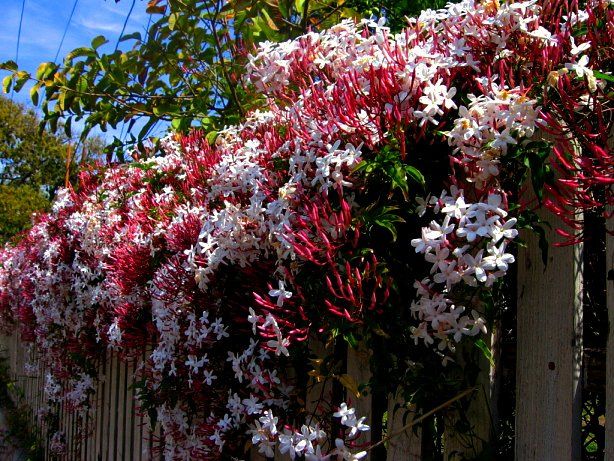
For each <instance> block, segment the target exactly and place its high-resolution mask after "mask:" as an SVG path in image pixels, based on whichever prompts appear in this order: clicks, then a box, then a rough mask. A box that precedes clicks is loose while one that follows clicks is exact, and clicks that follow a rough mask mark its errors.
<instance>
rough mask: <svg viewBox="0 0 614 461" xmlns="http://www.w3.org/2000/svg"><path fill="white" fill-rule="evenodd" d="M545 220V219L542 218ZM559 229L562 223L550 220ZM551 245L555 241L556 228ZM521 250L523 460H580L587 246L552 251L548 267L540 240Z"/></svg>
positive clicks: (530, 237) (519, 440)
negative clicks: (584, 253) (583, 250)
mask: <svg viewBox="0 0 614 461" xmlns="http://www.w3.org/2000/svg"><path fill="white" fill-rule="evenodd" d="M542 217H544V216H543V215H542ZM547 219H548V221H549V222H550V223H551V224H552V226H553V228H555V227H557V226H560V225H561V223H560V222H558V221H557V220H556V219H554V218H552V216H551V215H550V216H547ZM546 234H547V238H548V241H549V242H554V241H556V235H555V233H554V232H553V231H552V230H548V231H547V232H546ZM523 238H524V239H526V241H527V248H521V249H520V250H519V257H518V259H519V262H518V315H517V319H518V320H517V321H518V336H517V343H518V352H517V366H516V382H517V388H516V395H517V402H516V459H518V460H519V461H533V460H535V461H565V460H576V459H579V449H580V433H579V429H580V417H581V415H580V410H581V388H580V371H581V365H582V332H581V321H582V246H581V245H578V246H573V247H571V246H567V247H559V248H557V247H552V246H551V247H550V249H549V255H548V264H547V267H546V268H544V266H543V264H542V255H541V251H540V249H539V246H538V241H537V238H536V236H535V235H534V234H533V233H525V234H524V235H523Z"/></svg>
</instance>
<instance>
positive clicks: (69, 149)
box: [0, 97, 103, 242]
mask: <svg viewBox="0 0 614 461" xmlns="http://www.w3.org/2000/svg"><path fill="white" fill-rule="evenodd" d="M39 123H40V120H39V118H38V117H37V116H36V114H35V113H34V111H32V110H29V109H27V108H26V107H25V106H23V105H21V104H17V103H14V102H12V101H10V100H9V99H7V98H4V97H0V242H5V241H6V240H8V239H9V238H10V237H12V236H13V235H15V234H17V233H19V232H21V231H22V230H24V229H26V228H27V227H28V226H29V224H30V216H31V215H32V213H33V212H36V211H42V210H46V209H47V208H48V207H49V204H50V202H51V200H53V198H54V196H55V194H56V191H57V190H58V188H59V187H61V186H63V185H64V184H65V182H66V176H67V168H68V179H69V180H74V179H75V177H76V172H77V166H78V164H82V163H84V162H89V161H90V160H92V159H93V158H95V157H96V155H98V154H99V153H100V152H101V150H102V148H103V143H102V141H101V140H100V139H98V138H94V139H90V140H86V142H85V144H84V147H83V148H82V149H79V155H78V156H75V155H72V153H73V152H74V150H75V148H74V146H73V143H72V141H71V140H70V138H67V137H66V136H64V135H53V134H50V133H48V132H46V131H42V132H39V129H38V126H39Z"/></svg>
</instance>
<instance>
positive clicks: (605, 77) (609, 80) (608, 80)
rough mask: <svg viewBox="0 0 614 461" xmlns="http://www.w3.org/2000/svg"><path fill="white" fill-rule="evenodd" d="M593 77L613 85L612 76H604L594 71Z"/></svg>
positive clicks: (613, 79) (613, 78)
mask: <svg viewBox="0 0 614 461" xmlns="http://www.w3.org/2000/svg"><path fill="white" fill-rule="evenodd" d="M593 75H594V76H595V77H596V78H598V79H600V80H605V81H607V82H610V83H614V76H612V75H609V74H604V73H603V72H599V71H598V70H594V71H593Z"/></svg>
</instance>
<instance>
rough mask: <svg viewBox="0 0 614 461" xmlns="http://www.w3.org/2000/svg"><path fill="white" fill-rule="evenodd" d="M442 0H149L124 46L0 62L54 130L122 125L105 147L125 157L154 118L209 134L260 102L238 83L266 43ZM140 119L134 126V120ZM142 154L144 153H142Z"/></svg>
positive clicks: (97, 45) (396, 18) (397, 23)
mask: <svg viewBox="0 0 614 461" xmlns="http://www.w3.org/2000/svg"><path fill="white" fill-rule="evenodd" d="M443 4H445V1H443V0H418V1H414V0H403V1H400V2H398V1H395V0H385V1H377V2H375V1H372V0H350V1H346V0H228V1H224V0H190V1H188V0H150V1H149V2H148V7H147V12H148V13H150V14H151V15H152V18H154V20H153V21H152V23H151V25H150V27H149V30H147V32H146V34H145V35H144V36H143V35H142V34H141V33H139V32H135V33H130V34H126V35H124V36H123V37H121V39H120V42H122V43H123V46H122V48H125V45H127V44H128V45H131V48H129V49H125V50H123V49H115V50H113V51H112V52H111V51H109V49H108V48H107V51H105V46H104V45H105V44H106V43H107V39H106V38H105V37H103V36H98V37H95V38H94V39H93V40H92V42H91V46H81V47H79V48H76V49H74V50H72V51H71V52H70V53H68V54H67V55H66V56H65V58H64V60H63V62H62V63H61V64H55V63H52V62H44V63H42V64H40V66H39V67H38V69H37V71H36V72H34V73H30V72H26V71H24V70H20V69H19V68H18V66H17V64H16V63H14V62H12V61H8V62H5V63H3V64H0V69H3V70H5V71H8V72H9V73H10V74H9V75H7V76H5V77H4V79H3V88H4V91H5V92H8V91H11V89H12V90H14V91H20V90H21V89H22V88H23V86H24V85H25V83H26V82H28V81H33V82H34V86H33V87H32V88H31V90H30V97H31V99H32V102H33V103H34V104H35V105H37V104H38V103H39V101H40V102H41V108H42V111H43V124H44V125H45V126H48V127H49V128H51V130H52V131H54V132H55V131H56V130H57V128H58V125H59V124H60V123H61V122H62V121H63V122H64V127H65V130H66V134H67V136H69V137H70V136H71V125H72V121H73V120H76V121H82V122H84V130H83V132H82V134H81V136H82V140H84V139H85V138H86V137H87V135H88V134H89V132H90V131H91V130H92V129H93V128H95V127H98V128H100V129H101V130H102V131H107V129H108V128H109V127H112V128H116V127H117V126H118V125H119V124H121V123H126V124H127V140H126V141H125V142H124V141H122V140H120V139H119V138H118V137H116V138H115V139H114V141H113V142H112V143H111V145H110V146H108V153H109V154H110V153H111V152H115V154H116V155H117V158H118V159H119V160H120V161H123V160H124V158H123V154H122V148H123V147H124V143H126V144H131V145H132V144H135V143H136V144H137V145H139V146H140V147H141V148H143V147H144V146H143V143H144V141H145V140H147V139H149V140H150V141H153V142H156V141H157V139H155V138H151V139H150V137H151V134H152V132H153V130H154V128H155V127H156V126H158V124H159V123H160V122H162V123H163V124H165V125H168V124H170V125H171V126H172V128H173V129H174V130H177V131H187V130H188V129H189V128H190V127H192V126H199V127H202V128H203V129H205V130H206V131H207V132H209V133H210V134H211V137H213V136H215V133H216V131H218V130H219V129H220V128H221V127H223V126H225V125H228V124H233V123H236V122H237V121H238V120H239V118H240V117H241V116H242V115H243V114H244V113H245V112H246V111H248V110H249V109H253V108H255V107H258V106H259V105H262V104H265V102H264V101H263V100H261V99H259V98H255V97H254V95H253V94H248V93H249V91H248V88H247V86H246V83H245V82H244V81H243V80H242V75H243V73H244V71H245V63H246V61H247V54H248V53H249V52H250V51H252V50H253V49H254V47H255V44H256V43H258V42H261V41H263V40H271V41H283V40H287V39H290V38H294V37H296V36H298V35H300V34H303V33H305V32H306V31H308V30H321V29H324V28H327V27H330V26H332V25H333V24H335V23H337V22H339V21H340V20H342V19H344V18H355V19H359V18H360V17H365V16H366V17H369V16H371V15H375V16H382V15H384V16H386V17H387V18H388V23H389V25H390V26H391V27H392V29H393V30H398V29H400V28H401V27H403V25H404V24H405V16H406V15H412V14H417V13H418V12H419V11H420V10H421V9H423V8H425V7H439V6H443ZM137 122H139V123H137ZM141 150H144V149H141Z"/></svg>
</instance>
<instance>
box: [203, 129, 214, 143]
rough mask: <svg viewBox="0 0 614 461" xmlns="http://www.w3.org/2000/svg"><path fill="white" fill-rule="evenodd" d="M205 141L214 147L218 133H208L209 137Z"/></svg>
mask: <svg viewBox="0 0 614 461" xmlns="http://www.w3.org/2000/svg"><path fill="white" fill-rule="evenodd" d="M205 139H206V140H207V142H208V143H209V144H211V145H214V144H215V140H216V139H217V131H210V132H209V133H207V136H205Z"/></svg>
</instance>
